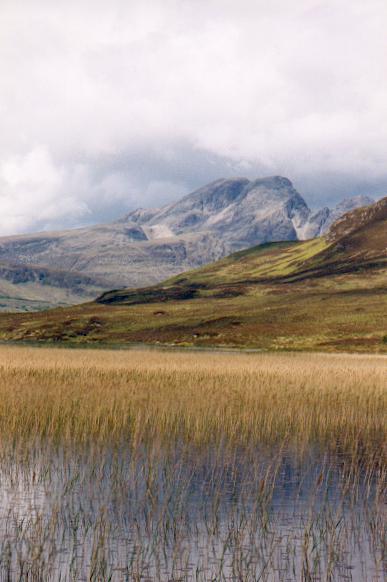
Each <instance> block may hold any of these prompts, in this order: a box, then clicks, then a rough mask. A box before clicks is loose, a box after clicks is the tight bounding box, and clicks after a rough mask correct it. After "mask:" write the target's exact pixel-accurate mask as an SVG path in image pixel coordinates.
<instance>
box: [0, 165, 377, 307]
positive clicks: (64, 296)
mask: <svg viewBox="0 0 387 582" xmlns="http://www.w3.org/2000/svg"><path fill="white" fill-rule="evenodd" d="M365 203H369V199H367V198H365V197H364V198H353V199H349V200H347V201H344V202H343V203H342V204H341V205H339V206H337V207H336V208H334V209H332V210H329V209H327V208H326V209H323V210H322V211H320V212H317V213H316V212H312V211H311V210H310V209H309V207H308V206H307V204H306V202H305V200H304V199H303V198H302V196H301V195H300V194H299V193H298V192H297V191H296V190H295V188H294V187H293V185H292V183H291V182H290V181H289V180H288V179H287V178H283V177H280V176H274V177H269V178H262V179H258V180H252V181H250V180H248V179H246V178H232V179H228V180H225V179H221V180H217V181H215V182H213V183H211V184H208V185H207V186H204V187H203V188H200V189H199V190H196V191H195V192H193V193H192V194H189V195H188V196H185V197H184V198H182V199H181V200H179V201H178V202H176V203H174V204H170V205H167V206H164V207H163V208H160V209H138V210H136V211H134V212H131V213H130V214H128V215H127V216H125V217H123V218H122V219H120V220H117V221H115V222H112V223H110V224H103V225H96V226H92V227H87V228H81V229H73V230H67V231H62V232H44V233H37V234H27V235H21V236H10V237H0V263H1V264H2V265H3V267H4V269H5V271H6V270H7V268H9V269H11V270H14V269H18V270H19V271H20V272H25V269H30V270H32V271H33V272H36V271H39V270H40V271H44V273H45V276H44V277H43V278H42V279H41V278H39V277H35V276H32V275H31V277H30V279H31V280H30V281H29V285H26V284H25V281H24V280H21V281H19V282H18V281H16V282H15V281H13V287H12V288H10V287H9V285H8V279H7V277H5V278H3V277H2V274H1V271H0V309H1V308H3V309H9V308H12V309H19V310H23V309H24V310H26V309H35V308H41V307H46V306H47V305H50V304H51V305H58V304H66V303H67V304H71V303H78V302H81V301H84V300H87V299H90V297H91V296H92V294H93V293H94V296H95V295H97V294H99V293H101V292H102V291H104V290H107V289H111V288H120V287H128V286H130V287H142V286H145V285H152V284H155V283H158V282H159V281H162V280H163V279H165V278H167V277H171V276H173V275H176V274H178V273H181V272H183V271H186V270H189V269H192V268H195V267H199V266H202V265H205V264H207V263H211V262H213V261H216V260H218V259H220V258H222V257H224V256H227V255H228V254H230V253H233V252H235V251H238V250H241V249H245V248H249V247H251V246H254V245H257V244H262V243H266V242H273V241H296V240H299V239H301V240H302V239H308V238H313V237H315V236H318V235H319V234H320V233H321V232H323V231H324V229H325V228H326V227H327V225H328V224H329V223H330V221H332V220H333V218H337V217H338V216H340V215H341V214H342V213H343V212H345V210H346V209H348V208H352V207H354V206H359V205H363V204H365ZM7 266H8V267H7ZM58 269H60V277H58V275H57V272H58ZM5 271H3V272H5ZM74 280H75V281H82V284H75V285H74ZM69 290H71V292H70V291H69ZM1 293H2V297H1ZM15 299H17V301H16V302H15Z"/></svg>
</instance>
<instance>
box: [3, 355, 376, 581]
mask: <svg viewBox="0 0 387 582" xmlns="http://www.w3.org/2000/svg"><path fill="white" fill-rule="evenodd" d="M386 364H387V361H386V359H385V358H384V357H376V356H375V357H373V356H349V355H318V354H315V355H311V354H287V355H278V354H237V353H215V352H214V353H176V352H175V353H171V352H158V351H141V350H137V351H131V350H130V351H107V350H61V349H43V348H41V349H32V348H13V347H4V348H1V350H0V437H1V447H0V479H1V481H0V500H1V502H0V579H2V580H3V579H4V580H39V581H40V580H101V581H105V580H114V581H121V580H130V581H132V580H135V581H145V580H148V581H150V580H152V581H153V580H155V581H156V580H157V581H159V580H161V581H164V580H165V581H166V580H173V581H175V582H177V581H178V580H179V581H183V580H184V581H185V580H200V581H207V580H213V581H222V580H233V581H234V580H237V581H243V582H244V581H255V580H266V581H272V580H273V581H274V580H278V581H279V582H280V581H285V580H305V581H314V580H324V581H330V580H356V581H357V580H359V581H367V580H370V581H371V580H372V581H375V580H383V575H384V572H385V570H384V567H385V563H386V554H385V506H384V494H385V479H386V458H385V448H384V447H385V442H386V439H385V437H386V434H385V426H386V423H385V419H386V417H385V412H386V399H387V394H386Z"/></svg>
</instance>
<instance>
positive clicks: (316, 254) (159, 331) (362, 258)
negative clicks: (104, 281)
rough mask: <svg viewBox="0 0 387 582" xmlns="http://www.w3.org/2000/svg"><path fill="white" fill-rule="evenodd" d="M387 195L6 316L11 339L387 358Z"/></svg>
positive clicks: (1, 328)
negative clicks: (95, 292) (330, 219)
mask: <svg viewBox="0 0 387 582" xmlns="http://www.w3.org/2000/svg"><path fill="white" fill-rule="evenodd" d="M386 314H387V198H384V199H382V200H380V201H379V202H377V203H375V204H373V205H372V206H369V207H367V208H360V209H357V210H354V211H352V212H350V213H347V214H346V215H345V216H344V217H342V218H340V219H339V220H338V221H336V222H335V223H334V224H333V225H332V226H331V228H330V230H329V231H328V233H327V234H326V235H324V236H322V237H320V238H316V239H312V240H307V241H284V242H276V243H264V244H262V245H260V246H256V247H253V248H250V249H248V250H243V251H239V252H237V253H234V254H232V255H230V256H228V257H226V258H223V259H221V260H219V261H217V262H215V263H212V264H210V265H206V266H204V267H201V268H198V269H195V270H193V271H189V272H187V273H184V274H181V275H178V276H175V277H173V278H171V279H169V280H167V281H164V282H163V283H161V284H158V285H154V286H150V287H145V288H141V289H121V290H119V291H110V292H106V293H104V294H102V295H101V296H100V297H99V298H98V299H97V300H96V301H94V302H91V303H87V304H83V305H77V306H73V307H68V308H62V309H54V310H50V311H47V312H45V313H31V314H13V315H8V314H2V315H1V316H0V339H1V340H4V341H9V340H13V341H33V342H64V343H66V342H67V343H70V344H77V345H83V344H86V345H87V344H103V345H111V344H120V345H122V344H128V343H129V344H130V343H136V342H142V343H149V344H153V345H154V344H156V345H160V344H161V345H174V346H191V347H192V346H193V347H195V346H196V347H212V346H219V347H239V348H241V347H242V348H254V349H264V350H314V351H316V350H318V351H363V352H376V353H385V352H387V315H386Z"/></svg>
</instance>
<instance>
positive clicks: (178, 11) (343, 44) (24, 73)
mask: <svg viewBox="0 0 387 582" xmlns="http://www.w3.org/2000/svg"><path fill="white" fill-rule="evenodd" d="M386 28H387V3H386V2H385V0H367V1H364V0H292V1H289V0H270V1H269V2H268V1H267V0H238V2H235V0H109V1H108V2H107V1H106V0H55V1H54V2H53V1H52V0H28V1H27V2H26V1H25V0H0V234H3V235H5V234H16V233H21V232H30V231H37V230H47V229H57V228H67V227H75V226H78V225H84V224H92V223H97V222H106V221H109V220H113V219H114V218H117V217H119V216H121V215H123V214H125V213H126V212H127V211H128V210H131V209H134V208H137V207H149V206H160V205H163V204H166V203H169V202H172V201H174V200H177V199H178V198H180V197H181V196H183V195H185V194H187V193H188V192H190V191H192V190H194V189H195V188H197V187H200V186H202V185H204V184H206V183H208V182H211V181H212V180H215V179H217V178H221V177H229V176H246V177H248V178H258V177H263V176H270V175H283V176H286V177H288V178H289V179H290V180H292V182H293V184H294V186H295V187H296V188H297V189H298V191H299V192H300V193H301V194H302V195H303V196H304V197H305V199H306V200H307V202H308V203H309V204H310V206H311V207H314V208H316V207H319V206H323V205H327V204H328V205H329V204H334V203H335V202H337V201H339V200H341V199H342V198H344V197H346V196H351V195H354V194H368V195H371V196H373V197H374V198H377V197H380V196H382V195H383V194H384V195H387V35H386Z"/></svg>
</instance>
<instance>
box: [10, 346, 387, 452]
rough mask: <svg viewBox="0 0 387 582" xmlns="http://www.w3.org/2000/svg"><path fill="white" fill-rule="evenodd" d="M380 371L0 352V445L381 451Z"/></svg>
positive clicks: (335, 359)
mask: <svg viewBox="0 0 387 582" xmlns="http://www.w3.org/2000/svg"><path fill="white" fill-rule="evenodd" d="M386 383H387V359H386V358H384V357H372V356H327V355H296V354H294V355H257V354H249V355H239V354H235V353H227V354H225V353H201V354H197V353H166V352H154V351H124V352H122V351H121V352H114V351H110V352H109V351H98V350H95V351H94V350H93V351H92V350H87V351H81V350H79V351H71V350H60V349H57V350H54V349H51V350H46V349H30V348H19V349H13V348H3V349H1V350H0V434H1V436H2V438H3V439H6V438H21V437H24V438H35V437H38V438H40V437H44V438H54V439H60V440H61V442H64V441H69V440H79V441H84V440H87V439H91V440H92V441H93V442H95V441H96V440H99V441H101V442H103V441H104V440H108V441H114V440H116V441H120V440H121V439H130V440H131V441H132V442H133V440H134V441H136V439H141V438H143V437H145V436H147V435H148V436H151V435H153V436H155V435H157V436H158V437H159V438H164V439H167V440H169V441H171V440H173V439H174V438H178V439H181V438H183V439H187V440H188V441H190V442H195V443H208V442H213V441H214V439H219V438H226V439H227V440H228V441H230V442H234V443H239V444H241V443H250V444H251V442H254V441H258V442H276V441H277V442H278V441H283V440H284V439H285V438H289V439H292V438H296V439H298V440H302V441H304V442H311V441H319V442H321V441H324V442H328V441H329V442H331V443H337V442H338V441H340V443H341V444H345V445H350V444H352V445H354V446H358V445H359V444H361V445H362V446H367V445H370V446H372V447H375V441H378V443H379V444H380V443H384V442H385V430H386V422H385V421H386V416H385V412H386V404H387V391H386Z"/></svg>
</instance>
